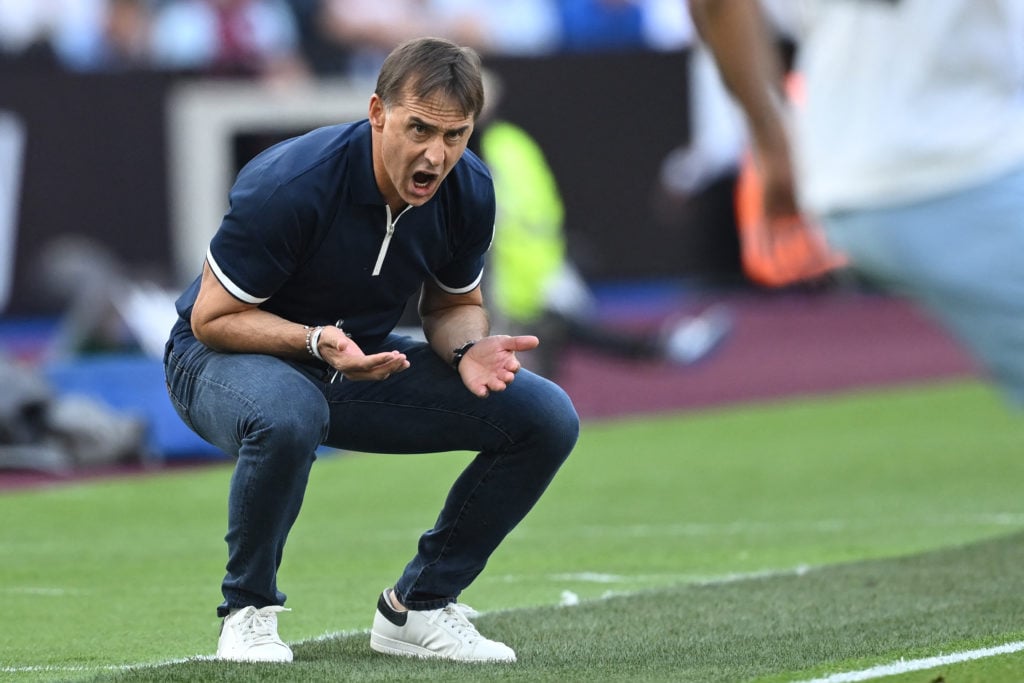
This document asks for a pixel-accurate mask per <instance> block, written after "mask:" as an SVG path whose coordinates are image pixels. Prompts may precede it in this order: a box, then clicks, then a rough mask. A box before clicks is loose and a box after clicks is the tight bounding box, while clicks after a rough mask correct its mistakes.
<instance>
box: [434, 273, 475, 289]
mask: <svg viewBox="0 0 1024 683" xmlns="http://www.w3.org/2000/svg"><path fill="white" fill-rule="evenodd" d="M483 278H484V271H483V269H481V270H480V274H479V275H477V276H476V279H475V280H473V282H471V283H470V284H468V285H466V286H465V287H456V288H453V287H449V286H447V285H446V284H444V283H443V282H441V281H440V280H438V279H437V278H436V277H435V278H434V282H436V283H437V286H438V287H440V288H441V289H443V290H444V291H446V292H448V293H449V294H465V293H466V292H472V291H473V290H474V289H476V288H477V287H478V286H479V285H480V281H481V280H483Z"/></svg>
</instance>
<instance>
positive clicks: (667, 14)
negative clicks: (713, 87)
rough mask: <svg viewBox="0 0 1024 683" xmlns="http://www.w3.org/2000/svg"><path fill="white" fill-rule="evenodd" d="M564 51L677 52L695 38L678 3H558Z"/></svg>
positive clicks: (670, 0)
mask: <svg viewBox="0 0 1024 683" xmlns="http://www.w3.org/2000/svg"><path fill="white" fill-rule="evenodd" d="M558 8H559V13H560V16H561V21H562V44H561V47H562V50H563V51H565V52H602V51H609V50H650V49H657V50H678V49H682V48H683V47H685V46H686V45H687V44H688V43H689V42H690V39H691V37H692V35H693V30H692V23H691V22H690V19H689V16H688V15H687V12H686V7H685V3H684V2H679V1H678V0H558Z"/></svg>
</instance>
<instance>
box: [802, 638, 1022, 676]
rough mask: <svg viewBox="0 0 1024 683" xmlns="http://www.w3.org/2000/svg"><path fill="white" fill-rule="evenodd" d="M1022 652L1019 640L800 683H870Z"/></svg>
mask: <svg viewBox="0 0 1024 683" xmlns="http://www.w3.org/2000/svg"><path fill="white" fill-rule="evenodd" d="M1021 650H1024V641H1020V640H1018V641H1015V642H1012V643H1004V644H1002V645H996V646H995V647H985V648H981V649H978V650H966V651H964V652H954V653H953V654H949V655H938V656H936V657H925V658H923V659H911V660H900V661H898V662H893V663H892V664H880V665H878V666H873V667H871V668H870V669H862V670H860V671H846V672H844V673H838V674H832V675H831V676H825V677H824V678H814V679H810V680H806V681H799V683H856V681H870V680H872V679H874V678H885V677H887V676H896V675H898V674H905V673H910V672H911V671H924V670H925V669H934V668H935V667H937V666H943V665H945V664H959V663H960V662H969V661H971V660H974V659H984V658H986V657H995V656H997V655H1008V654H1012V653H1014V652H1020V651H1021Z"/></svg>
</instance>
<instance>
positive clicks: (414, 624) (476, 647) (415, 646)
mask: <svg viewBox="0 0 1024 683" xmlns="http://www.w3.org/2000/svg"><path fill="white" fill-rule="evenodd" d="M475 614H476V612H475V611H474V610H473V608H471V607H469V606H468V605H460V604H450V605H446V606H444V607H442V608H440V609H432V610H409V611H407V612H398V611H396V610H394V609H393V608H392V607H391V603H390V601H389V600H388V598H387V595H386V594H382V595H381V596H380V599H379V600H378V601H377V613H376V614H375V615H374V617H373V630H372V631H370V647H371V648H372V649H373V650H375V651H376V652H382V653H384V654H388V655H401V656H404V657H433V658H440V659H451V660H454V661H457V662H514V661H516V653H515V652H514V651H513V650H512V648H510V647H509V646H508V645H506V644H505V643H499V642H497V641H494V640H487V639H486V638H484V637H483V636H482V635H480V632H479V631H477V630H476V627H475V626H473V624H472V623H471V622H470V621H469V616H471V615H475Z"/></svg>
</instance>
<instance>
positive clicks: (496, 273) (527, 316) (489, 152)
mask: <svg viewBox="0 0 1024 683" xmlns="http://www.w3.org/2000/svg"><path fill="white" fill-rule="evenodd" d="M480 151H481V154H482V155H483V159H484V162H485V163H486V164H487V166H488V168H490V170H491V175H492V176H493V178H494V194H495V199H496V201H497V216H496V219H495V227H494V242H493V244H492V245H491V253H490V259H489V266H488V269H489V270H490V273H491V275H490V277H491V280H490V286H491V291H490V292H489V293H488V298H489V299H490V305H491V306H493V307H494V308H495V309H496V312H498V313H500V314H501V315H504V316H506V317H508V318H510V319H512V320H515V321H520V322H529V321H532V320H534V319H535V318H537V317H538V316H539V315H540V314H541V312H542V311H543V309H544V300H545V291H546V288H547V286H548V283H549V282H550V281H551V279H552V278H553V277H554V276H555V274H556V273H558V271H559V269H560V268H561V265H562V260H563V259H564V258H565V234H564V233H563V232H562V220H563V218H564V209H563V206H562V199H561V197H560V195H559V193H558V185H557V184H556V182H555V178H554V175H553V174H552V172H551V169H550V168H549V167H548V164H547V161H546V159H545V158H544V154H543V152H542V151H541V149H540V146H539V145H538V144H537V143H536V142H535V141H534V140H533V138H531V137H530V136H529V135H528V134H527V133H526V131H524V130H522V129H521V128H519V127H518V126H515V125H513V124H511V123H507V122H504V121H496V122H494V123H492V124H490V125H488V126H487V127H486V128H485V129H484V131H483V134H482V136H481V138H480Z"/></svg>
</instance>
